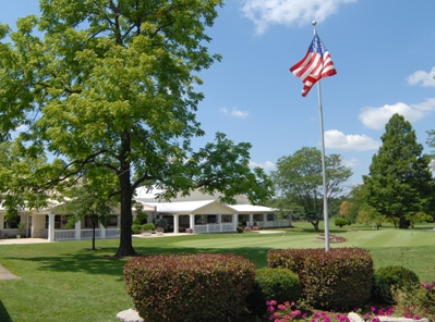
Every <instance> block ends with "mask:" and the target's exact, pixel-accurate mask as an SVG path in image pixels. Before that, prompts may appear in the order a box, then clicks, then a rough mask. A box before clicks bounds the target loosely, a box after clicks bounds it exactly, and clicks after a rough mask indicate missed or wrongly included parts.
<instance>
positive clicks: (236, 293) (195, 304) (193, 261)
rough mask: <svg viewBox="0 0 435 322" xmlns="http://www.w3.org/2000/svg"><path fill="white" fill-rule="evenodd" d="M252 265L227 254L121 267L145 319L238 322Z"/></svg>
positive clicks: (251, 281)
mask: <svg viewBox="0 0 435 322" xmlns="http://www.w3.org/2000/svg"><path fill="white" fill-rule="evenodd" d="M254 278H255V264H254V263H253V262H251V261H249V260H248V259H246V258H243V257H241V256H237V255H232V254H206V253H202V254H193V255H154V256H146V257H142V258H136V259H133V260H131V261H129V262H127V264H126V265H125V266H124V280H125V282H126V285H127V293H128V294H129V295H130V296H131V297H132V299H133V303H134V307H135V308H136V310H137V311H138V312H139V315H140V316H141V317H142V318H143V319H144V320H145V321H149V322H151V321H162V322H163V321H170V322H189V321H192V322H193V321H216V322H219V321H222V322H224V321H225V322H227V321H240V316H241V315H242V314H243V313H244V312H245V308H246V301H245V299H246V297H247V296H248V295H249V294H250V293H251V291H252V289H253V285H254Z"/></svg>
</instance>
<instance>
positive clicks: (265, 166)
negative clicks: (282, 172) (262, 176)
mask: <svg viewBox="0 0 435 322" xmlns="http://www.w3.org/2000/svg"><path fill="white" fill-rule="evenodd" d="M249 165H250V166H251V167H253V168H255V167H259V168H263V170H274V169H276V165H275V163H273V162H271V161H266V162H263V163H256V162H253V161H250V162H249Z"/></svg>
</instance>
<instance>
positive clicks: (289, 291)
mask: <svg viewBox="0 0 435 322" xmlns="http://www.w3.org/2000/svg"><path fill="white" fill-rule="evenodd" d="M301 293H302V287H301V283H300V281H299V277H298V275H297V274H296V273H293V272H292V271H290V270H288V269H286V268H262V269H258V270H257V272H256V275H255V285H254V291H253V292H252V293H251V294H250V295H249V297H248V303H249V306H248V308H249V310H250V311H251V312H253V313H254V314H255V315H258V316H260V315H262V314H263V313H264V312H265V311H266V309H267V306H266V300H276V301H277V302H278V303H284V302H285V301H294V302H296V301H298V300H299V299H300V297H301Z"/></svg>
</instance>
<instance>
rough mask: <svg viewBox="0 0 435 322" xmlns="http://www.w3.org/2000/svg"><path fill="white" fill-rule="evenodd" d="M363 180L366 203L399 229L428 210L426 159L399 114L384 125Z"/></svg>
mask: <svg viewBox="0 0 435 322" xmlns="http://www.w3.org/2000/svg"><path fill="white" fill-rule="evenodd" d="M363 179H364V184H365V186H366V189H367V194H366V201H367V202H368V203H369V204H370V205H371V206H372V207H373V208H374V209H375V210H376V211H377V212H378V213H379V214H381V215H384V216H386V217H387V218H388V219H389V220H390V221H392V222H393V223H394V224H395V225H397V224H398V225H399V227H400V228H407V227H408V226H409V225H410V220H411V219H412V217H413V216H414V215H415V214H416V213H418V212H421V211H423V212H430V211H431V210H430V205H431V203H432V202H433V198H434V192H435V190H434V180H433V178H432V175H431V172H430V170H429V158H428V156H426V155H424V154H423V146H422V145H421V144H418V143H417V139H416V135H415V131H414V130H413V129H412V126H411V124H410V123H409V122H408V121H406V120H405V118H404V117H403V116H401V115H399V114H395V115H393V116H392V117H391V119H390V120H389V122H388V123H387V125H386V126H385V133H384V135H383V136H382V146H381V147H380V148H379V150H378V152H377V153H376V154H375V155H374V156H373V159H372V163H371V165H370V172H369V174H368V175H367V176H364V177H363Z"/></svg>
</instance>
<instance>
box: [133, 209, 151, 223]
mask: <svg viewBox="0 0 435 322" xmlns="http://www.w3.org/2000/svg"><path fill="white" fill-rule="evenodd" d="M147 217H148V215H147V214H146V213H145V212H143V211H138V212H137V213H136V218H135V219H134V220H133V224H137V225H143V224H146V222H147Z"/></svg>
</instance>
